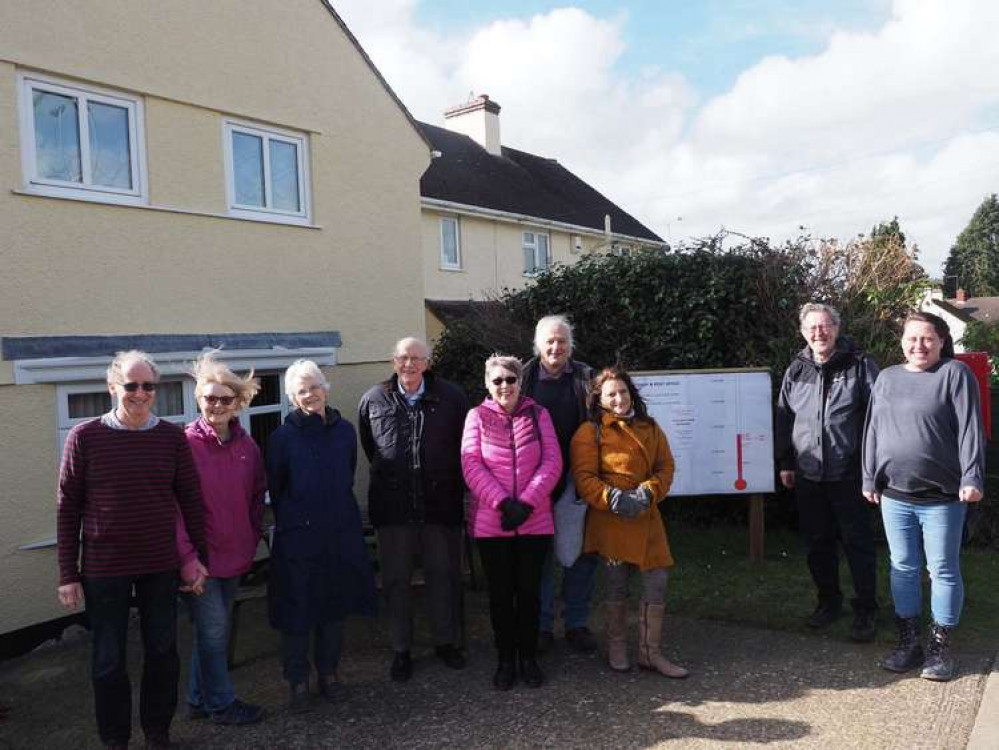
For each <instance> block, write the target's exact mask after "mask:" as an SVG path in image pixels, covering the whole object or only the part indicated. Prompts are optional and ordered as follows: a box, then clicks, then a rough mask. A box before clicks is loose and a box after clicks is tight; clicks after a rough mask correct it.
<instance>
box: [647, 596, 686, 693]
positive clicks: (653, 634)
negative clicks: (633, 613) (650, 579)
mask: <svg viewBox="0 0 999 750" xmlns="http://www.w3.org/2000/svg"><path fill="white" fill-rule="evenodd" d="M665 613H666V606H665V605H663V604H646V603H645V602H642V603H640V604H639V610H638V666H640V667H641V668H642V669H648V670H651V671H653V672H658V673H659V674H661V675H662V676H663V677H672V678H673V679H680V678H682V677H686V676H687V675H688V674H690V673H689V672H688V671H687V670H686V669H684V668H683V667H681V666H679V665H677V664H674V663H673V662H671V661H670V660H669V659H667V658H666V657H665V656H663V655H662V653H660V651H659V642H660V639H661V637H662V630H663V615H664V614H665Z"/></svg>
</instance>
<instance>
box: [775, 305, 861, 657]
mask: <svg viewBox="0 0 999 750" xmlns="http://www.w3.org/2000/svg"><path fill="white" fill-rule="evenodd" d="M799 320H800V322H801V335H802V336H803V337H804V339H805V342H806V344H807V346H806V347H805V348H804V349H802V351H801V352H800V353H799V354H798V356H797V357H796V358H795V359H794V361H793V362H792V363H791V365H790V367H788V368H787V371H786V372H785V373H784V380H783V382H782V383H781V388H780V395H779V397H778V401H777V421H776V430H775V432H776V444H777V445H776V448H777V460H778V465H779V468H780V479H781V483H782V484H783V485H784V486H785V487H787V488H788V489H794V491H795V497H796V499H797V504H798V518H799V523H800V525H801V530H802V534H803V536H804V538H805V542H806V544H807V547H808V567H809V569H810V570H811V573H812V580H814V581H815V586H816V588H817V589H818V600H819V601H818V605H817V607H816V608H815V611H814V612H813V613H812V615H811V616H810V617H809V618H808V625H809V626H811V627H813V628H823V627H826V626H827V625H829V624H831V623H832V622H834V621H835V620H836V619H837V618H838V617H839V615H840V613H841V610H842V604H843V594H842V592H841V591H840V587H839V557H838V555H837V543H841V544H842V545H843V551H844V552H845V553H846V559H847V563H848V564H849V566H850V573H851V575H852V576H853V589H854V593H855V598H854V600H853V602H852V604H853V612H854V615H853V627H852V629H851V632H850V635H851V637H852V638H853V640H856V641H871V640H873V639H874V634H875V614H876V611H877V600H876V595H875V573H874V570H875V553H874V530H873V526H872V520H871V509H870V507H869V506H868V505H867V503H866V502H865V501H864V498H863V495H862V494H861V491H860V456H861V441H862V437H863V428H864V415H865V414H866V413H867V404H868V403H869V402H870V398H871V389H872V388H873V387H874V381H875V379H876V378H877V376H878V366H877V365H876V364H875V363H874V361H873V360H872V359H871V358H870V357H869V356H867V355H866V354H864V353H863V352H862V351H860V350H859V349H857V348H856V347H855V346H854V345H853V343H852V342H851V341H849V339H846V338H843V337H841V336H840V317H839V313H838V312H837V311H836V310H835V309H834V308H832V307H830V306H829V305H819V304H807V305H804V306H803V307H802V308H801V312H800V314H799Z"/></svg>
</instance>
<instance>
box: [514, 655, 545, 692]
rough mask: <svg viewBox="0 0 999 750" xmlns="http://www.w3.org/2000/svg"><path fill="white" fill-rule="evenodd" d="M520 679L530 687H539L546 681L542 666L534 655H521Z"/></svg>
mask: <svg viewBox="0 0 999 750" xmlns="http://www.w3.org/2000/svg"><path fill="white" fill-rule="evenodd" d="M520 679H522V680H523V681H524V684H525V685H527V687H529V688H539V687H541V686H542V685H543V684H544V682H545V676H544V674H543V673H542V672H541V667H539V666H538V662H537V661H536V660H535V658H534V657H533V656H528V657H521V659H520Z"/></svg>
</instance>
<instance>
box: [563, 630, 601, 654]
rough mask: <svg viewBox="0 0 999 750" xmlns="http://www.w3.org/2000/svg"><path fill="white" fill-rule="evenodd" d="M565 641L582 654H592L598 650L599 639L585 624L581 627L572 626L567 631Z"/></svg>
mask: <svg viewBox="0 0 999 750" xmlns="http://www.w3.org/2000/svg"><path fill="white" fill-rule="evenodd" d="M565 641H566V643H568V644H569V646H571V647H572V650H573V651H578V652H579V653H581V654H592V653H593V652H594V651H596V650H597V639H596V638H594V637H593V633H591V632H590V629H589V628H588V627H586V626H585V625H584V626H583V627H581V628H572V629H571V630H567V631H565Z"/></svg>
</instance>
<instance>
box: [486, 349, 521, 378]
mask: <svg viewBox="0 0 999 750" xmlns="http://www.w3.org/2000/svg"><path fill="white" fill-rule="evenodd" d="M494 367H500V368H502V369H504V370H509V371H510V372H512V373H514V374H515V375H516V376H517V380H520V378H521V377H522V376H523V374H524V363H523V362H521V361H520V360H519V359H517V358H516V357H511V356H509V355H507V354H493V355H492V356H490V357H489V359H487V360H486V367H485V378H486V380H489V371H490V370H491V369H493V368H494Z"/></svg>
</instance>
